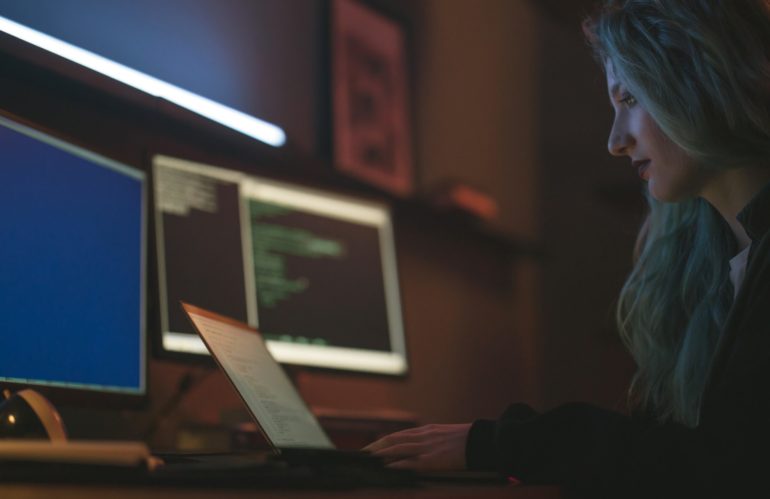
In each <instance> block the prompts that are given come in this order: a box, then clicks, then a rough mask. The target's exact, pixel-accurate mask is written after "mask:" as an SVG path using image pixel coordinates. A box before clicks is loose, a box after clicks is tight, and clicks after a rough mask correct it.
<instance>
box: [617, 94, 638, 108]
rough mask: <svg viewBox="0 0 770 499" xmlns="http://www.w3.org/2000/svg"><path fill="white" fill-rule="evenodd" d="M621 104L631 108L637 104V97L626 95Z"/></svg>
mask: <svg viewBox="0 0 770 499" xmlns="http://www.w3.org/2000/svg"><path fill="white" fill-rule="evenodd" d="M620 103H621V104H623V105H624V106H626V107H631V106H633V105H634V104H636V97H634V96H633V95H625V96H623V97H622V98H621V99H620Z"/></svg>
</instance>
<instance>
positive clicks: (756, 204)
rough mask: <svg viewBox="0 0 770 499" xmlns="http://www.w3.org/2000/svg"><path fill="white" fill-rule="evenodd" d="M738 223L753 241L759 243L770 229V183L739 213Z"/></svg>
mask: <svg viewBox="0 0 770 499" xmlns="http://www.w3.org/2000/svg"><path fill="white" fill-rule="evenodd" d="M737 218H738V221H739V222H740V223H741V225H743V228H744V229H745V230H746V234H748V236H749V237H750V238H751V240H752V241H758V240H759V239H761V238H762V236H764V235H765V233H767V231H768V230H769V229H770V183H768V184H767V185H765V186H764V187H763V188H762V190H761V191H759V193H758V194H757V195H756V196H754V197H753V198H752V200H751V201H749V204H747V205H746V206H745V207H744V208H743V209H742V210H741V211H740V213H738V217H737Z"/></svg>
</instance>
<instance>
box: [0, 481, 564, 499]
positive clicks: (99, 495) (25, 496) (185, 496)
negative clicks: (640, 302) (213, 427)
mask: <svg viewBox="0 0 770 499" xmlns="http://www.w3.org/2000/svg"><path fill="white" fill-rule="evenodd" d="M0 497H2V498H3V499H50V498H52V497H55V498H56V499H105V498H109V499H177V498H178V499H204V498H206V499H209V498H212V497H215V498H217V499H219V498H224V499H228V498H231V499H240V498H247V497H248V498H252V499H268V498H271V499H272V498H278V499H356V498H362V499H363V498H366V499H369V498H374V499H477V498H478V499H503V498H504V499H566V498H567V497H568V495H566V494H564V493H562V492H561V491H560V489H559V488H558V487H524V486H516V485H513V486H497V485H444V484H429V485H426V486H424V487H420V488H406V489H395V490H394V489H356V490H348V491H334V492H330V491H315V490H306V491H290V490H276V489H263V490H246V489H242V490H233V489H226V490H225V489H217V488H212V489H205V490H200V489H198V490H195V489H189V488H176V487H118V486H104V485H35V484H26V483H24V484H0Z"/></svg>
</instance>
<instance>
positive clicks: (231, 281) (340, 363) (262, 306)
mask: <svg viewBox="0 0 770 499" xmlns="http://www.w3.org/2000/svg"><path fill="white" fill-rule="evenodd" d="M153 175H154V181H155V217H156V219H155V227H156V240H157V252H158V275H159V285H160V302H161V303H160V323H161V324H160V326H161V332H162V336H161V345H162V351H163V352H164V353H169V352H172V353H176V354H185V355H186V356H190V355H193V356H208V351H207V349H206V347H205V346H204V345H203V343H202V342H201V340H200V339H199V338H198V336H197V334H195V331H194V330H193V328H192V326H191V325H190V324H189V322H188V320H187V319H186V317H185V316H184V312H183V310H182V308H181V306H180V301H184V302H187V303H190V304H194V305H196V306H199V307H203V308H206V309H210V310H212V311H215V312H217V313H220V314H223V315H226V316H229V317H232V318H234V319H238V320H240V321H243V322H247V323H249V324H251V325H253V326H256V327H257V328H258V329H259V330H260V332H261V333H262V335H263V337H264V338H265V339H266V342H267V346H268V349H269V350H270V352H271V353H272V354H273V356H274V357H275V358H276V360H278V361H279V362H281V363H284V364H292V365H298V366H306V367H318V368H329V369H336V370H347V371H358V372H368V373H378V374H391V375H401V374H405V373H406V370H407V360H406V348H405V342H404V331H403V323H402V318H401V307H400V297H399V289H398V276H397V274H398V273H397V268H396V257H395V248H394V241H393V229H392V225H391V219H390V212H389V210H388V209H387V207H386V206H385V205H382V204H379V203H374V202H370V201H365V200H361V199H355V198H350V197H346V196H341V195H338V194H335V193H331V192H325V191H322V190H317V189H309V188H306V187H301V186H298V185H294V184H290V183H285V182H277V181H274V180H268V179H264V178H258V177H254V176H250V175H246V174H244V173H242V172H238V171H234V170H228V169H224V168H218V167H213V166H208V165H202V164H198V163H192V162H189V161H184V160H181V159H176V158H170V157H166V156H156V157H155V158H154V160H153Z"/></svg>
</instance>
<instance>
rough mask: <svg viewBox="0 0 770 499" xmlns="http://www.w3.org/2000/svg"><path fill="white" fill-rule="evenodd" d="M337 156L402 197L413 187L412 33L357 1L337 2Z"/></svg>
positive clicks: (343, 166) (340, 163) (351, 170)
mask: <svg viewBox="0 0 770 499" xmlns="http://www.w3.org/2000/svg"><path fill="white" fill-rule="evenodd" d="M330 19H331V63H332V70H331V79H332V82H331V85H332V116H333V118H332V123H333V126H332V132H333V138H332V144H333V151H334V154H333V158H332V159H333V161H334V164H335V165H336V167H337V168H339V169H340V170H342V171H344V172H346V173H348V174H350V175H352V176H355V177H357V178H360V179H362V180H364V181H366V182H369V183H371V184H373V185H376V186H378V187H380V188H382V189H385V190H387V191H389V192H391V193H393V194H396V195H399V196H407V195H409V194H411V193H412V190H413V184H414V179H413V165H412V127H411V122H410V121H411V120H410V117H411V113H410V101H409V91H408V75H407V48H406V35H405V33H404V29H403V27H402V25H401V24H399V23H398V22H396V21H395V20H394V19H391V18H389V17H386V16H384V15H383V14H381V13H379V12H377V11H375V10H372V9H371V8H369V7H366V6H365V5H363V4H361V3H359V2H358V1H356V0H332V2H331V16H330Z"/></svg>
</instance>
